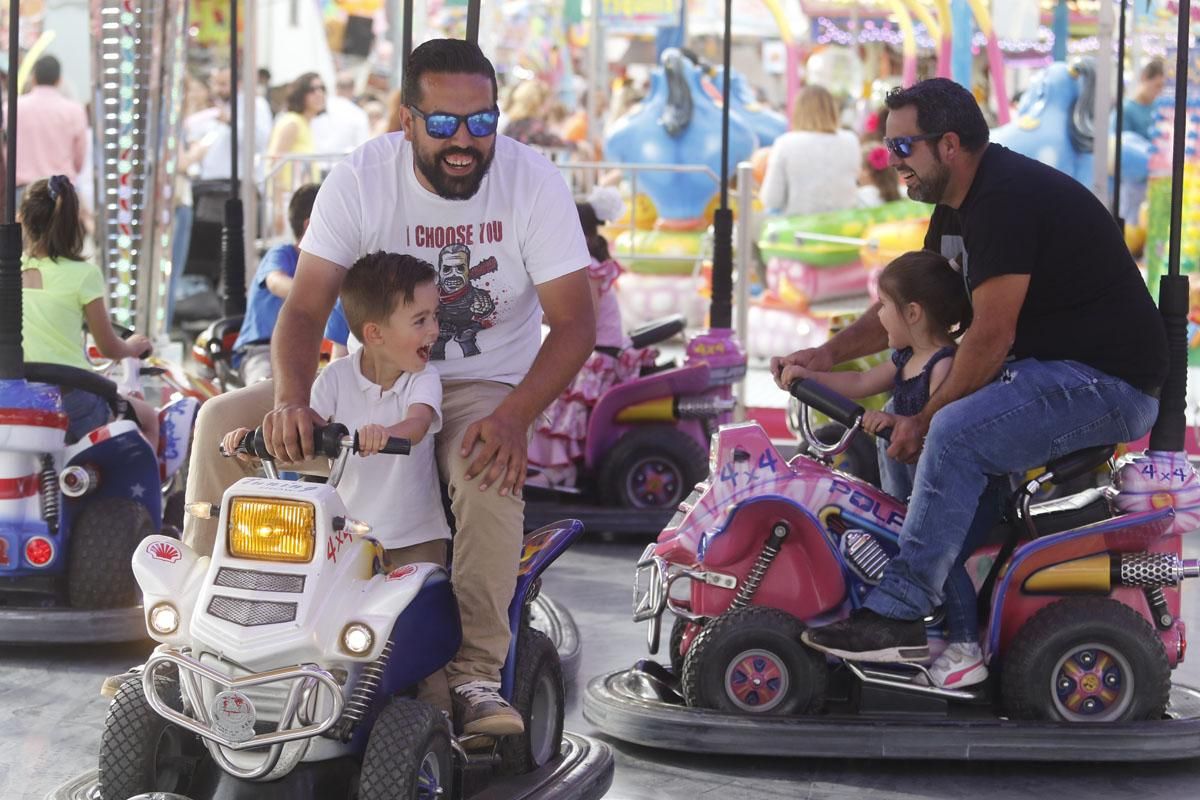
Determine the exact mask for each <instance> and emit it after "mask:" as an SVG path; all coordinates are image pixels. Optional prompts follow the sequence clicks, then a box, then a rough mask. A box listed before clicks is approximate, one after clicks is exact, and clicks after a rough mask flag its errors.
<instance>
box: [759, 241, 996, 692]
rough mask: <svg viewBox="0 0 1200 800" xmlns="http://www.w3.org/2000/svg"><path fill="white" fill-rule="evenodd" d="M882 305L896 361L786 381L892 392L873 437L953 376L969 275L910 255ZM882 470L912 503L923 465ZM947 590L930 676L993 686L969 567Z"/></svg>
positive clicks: (948, 682)
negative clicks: (939, 640) (941, 636)
mask: <svg viewBox="0 0 1200 800" xmlns="http://www.w3.org/2000/svg"><path fill="white" fill-rule="evenodd" d="M879 301H880V305H881V308H880V311H879V321H880V323H881V324H882V325H883V327H884V329H885V330H886V331H887V344H888V347H890V348H892V355H891V358H890V359H888V360H886V361H882V362H880V363H879V364H878V365H876V366H875V367H872V368H871V369H869V370H867V371H865V372H854V371H848V372H815V371H813V370H809V369H806V368H804V367H788V368H786V369H785V370H784V377H783V378H782V380H784V381H790V380H794V379H797V378H804V379H812V380H816V381H817V382H818V383H820V384H821V385H822V386H827V387H829V388H830V389H833V390H834V391H836V392H838V393H840V394H844V395H846V396H847V397H850V398H852V399H855V400H859V399H862V398H866V397H870V396H872V395H875V394H878V393H879V392H882V391H885V390H888V389H890V390H891V392H892V396H891V399H890V400H889V401H888V404H887V406H886V408H885V410H884V411H871V410H867V411H865V412H864V414H863V420H862V429H863V430H864V431H866V432H867V433H872V434H878V433H880V432H882V431H886V430H890V429H891V427H892V426H893V425H894V424H895V416H894V415H897V414H898V415H902V416H912V415H913V414H916V413H919V412H920V410H921V409H922V408H924V407H925V404H926V403H927V402H928V401H929V395H930V394H931V393H932V392H934V391H936V390H937V388H938V387H939V386H940V385H941V383H942V381H944V380H945V379H946V376H947V375H949V374H950V367H951V364H952V363H953V361H954V349H955V344H954V341H955V339H956V338H957V337H958V336H960V335H961V334H962V332H963V331H964V330H965V329H966V327H967V326H968V325H969V324H970V322H971V303H970V298H968V297H967V293H966V291H965V289H964V287H963V282H962V276H961V275H959V274H958V272H957V271H956V270H955V269H954V267H953V265H952V264H951V263H950V262H949V261H947V260H946V259H945V258H944V257H942V256H940V255H938V254H937V253H932V252H929V251H928V250H919V251H914V252H911V253H905V254H904V255H902V256H900V257H899V258H897V259H896V260H895V261H893V262H892V263H890V264H889V265H888V266H887V267H885V268H884V270H883V272H882V273H881V274H880V276H879ZM881 441H884V440H882V439H881ZM827 444H833V442H827ZM879 467H880V469H879V473H880V476H881V479H882V488H883V490H884V491H885V492H887V493H888V494H889V495H891V496H892V497H895V498H898V499H901V500H907V499H908V496H909V495H910V494H911V493H912V485H913V484H912V480H913V474H914V473H915V472H916V465H914V464H901V463H900V462H898V461H895V460H893V459H892V458H890V457H889V456H888V455H887V452H886V450H885V449H884V448H880V450H879ZM860 533H861V532H860ZM965 557H966V554H964V556H963V559H964V560H965ZM945 592H946V599H945V603H944V605H943V610H944V611H945V616H946V623H947V624H946V630H945V636H944V641H945V644H946V647H945V649H944V650H943V651H942V652H941V653H940V654H938V655H937V656H936V658H935V659H934V661H933V664H932V665H931V666H930V668H929V674H930V675H931V676H932V678H933V679H934V680H935V681H936V683H937V685H938V686H942V687H946V688H963V687H966V686H971V685H973V684H976V683H980V682H982V681H984V680H986V679H987V667H986V666H985V665H984V661H983V652H982V650H981V649H980V647H979V625H978V614H977V612H976V602H977V598H976V597H975V589H974V586H973V585H972V584H971V579H970V577H969V576H968V575H967V572H966V570H965V569H964V567H963V566H962V564H956V565H955V567H954V568H953V569H952V570H951V571H950V577H949V578H948V579H947V581H946V586H945Z"/></svg>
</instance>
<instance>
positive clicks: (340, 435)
mask: <svg viewBox="0 0 1200 800" xmlns="http://www.w3.org/2000/svg"><path fill="white" fill-rule="evenodd" d="M349 436H350V431H349V430H347V429H346V426H345V425H342V424H341V423H338V422H335V423H332V424H330V425H314V426H313V445H314V446H315V447H316V450H317V455H320V456H325V457H326V458H337V457H338V455H340V454H341V451H342V446H343V440H344V439H346V438H347V437H349ZM351 448H352V450H353V451H354V452H355V453H357V452H358V434H357V433H355V434H354V440H353V444H352V445H351ZM411 449H412V443H411V442H409V440H408V439H403V438H401V437H399V436H389V437H388V440H387V444H386V445H384V447H383V449H382V450H380V451H379V452H381V453H387V454H389V455H397V456H406V455H408V453H409V451H410V450H411ZM237 452H239V453H246V454H247V455H251V456H254V457H255V458H261V459H265V460H272V456H271V454H270V453H269V452H268V451H267V441H266V437H264V436H263V429H262V426H261V425H260V426H259V427H257V428H255V429H254V431H253V432H252V433H249V434H247V435H246V436H245V437H244V438H243V439H242V442H241V444H239V445H238V446H237Z"/></svg>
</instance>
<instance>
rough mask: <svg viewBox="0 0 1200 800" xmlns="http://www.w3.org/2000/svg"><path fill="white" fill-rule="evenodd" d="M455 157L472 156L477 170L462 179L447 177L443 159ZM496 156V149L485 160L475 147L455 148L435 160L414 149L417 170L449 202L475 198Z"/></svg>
mask: <svg viewBox="0 0 1200 800" xmlns="http://www.w3.org/2000/svg"><path fill="white" fill-rule="evenodd" d="M454 155H466V156H470V157H471V158H472V159H474V161H475V169H474V170H473V171H472V172H471V173H470V174H468V175H464V176H462V177H461V178H458V177H451V176H450V175H447V174H446V173H445V172H444V171H443V170H442V163H441V162H442V159H443V158H447V157H449V156H454ZM495 155H496V150H495V148H493V149H492V151H491V152H490V153H488V155H487V158H484V156H483V153H481V152H479V151H478V150H476V149H475V148H474V147H455V148H452V149H450V150H442V151H440V152H438V153H437V155H436V156H434V158H433V159H427V158H426V157H425V155H424V154H423V153H422V152H421V150H420V148H418V147H413V157H414V160H415V161H416V164H417V169H419V170H421V174H422V175H424V176H425V179H426V180H427V181H429V184H430V185H431V186H432V187H433V191H434V192H436V193H437V195H438V196H439V197H444V198H446V199H447V200H470V199H471V198H472V197H474V196H475V193H476V192H478V191H479V185H480V184H481V183H483V178H484V176H486V175H487V171H488V168H490V167H491V166H492V158H493V157H494V156H495Z"/></svg>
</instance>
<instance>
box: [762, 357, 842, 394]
mask: <svg viewBox="0 0 1200 800" xmlns="http://www.w3.org/2000/svg"><path fill="white" fill-rule="evenodd" d="M833 366H834V364H833V359H832V358H831V357H830V356H829V353H828V352H826V351H825V350H824V349H823V348H820V347H809V348H806V349H804V350H797V351H796V352H794V353H792V354H790V355H786V356H773V357H772V358H771V376H772V377H774V378H775V385H776V386H778V387H779V388H780V389H784V390H786V389H787V388H788V387H789V386H791V384H792V381H794V380H796V379H797V378H806V377H808V375H807V374H804V373H802V372H800V371H798V370H807V371H808V372H828V371H829V370H831V369H833ZM789 367H792V368H798V370H797V369H794V370H793V372H791V373H790V376H791V377H788V375H789V373H788V372H787V369H788V368H789Z"/></svg>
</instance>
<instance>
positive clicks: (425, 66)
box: [400, 39, 497, 106]
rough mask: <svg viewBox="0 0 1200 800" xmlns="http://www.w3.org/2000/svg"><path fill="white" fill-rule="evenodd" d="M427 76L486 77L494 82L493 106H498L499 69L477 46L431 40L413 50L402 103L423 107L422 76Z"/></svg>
mask: <svg viewBox="0 0 1200 800" xmlns="http://www.w3.org/2000/svg"><path fill="white" fill-rule="evenodd" d="M427 72H432V73H435V74H439V75H445V74H466V75H483V76H485V77H487V78H488V79H490V80H491V82H492V104H493V105H495V103H496V98H497V87H496V68H495V67H493V66H492V62H491V61H488V59H487V56H485V55H484V54H483V51H482V50H480V49H479V45H477V44H474V43H472V42H468V41H465V40H463V39H430V40H429V41H428V42H425V43H424V44H422V45H421V46H420V47H418V48H417V49H416V50H413V51H412V53H411V54H410V55H409V57H408V63H406V64H405V65H404V80H403V82H402V83H401V85H400V102H401V103H403V104H404V105H409V106H420V105H421V100H422V97H421V76H422V75H424V74H425V73H427Z"/></svg>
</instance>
